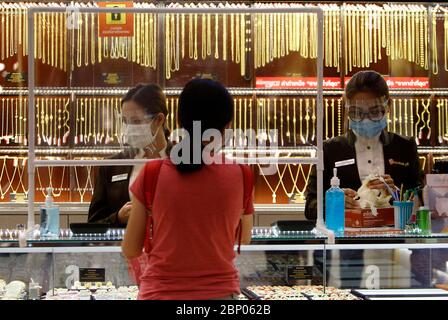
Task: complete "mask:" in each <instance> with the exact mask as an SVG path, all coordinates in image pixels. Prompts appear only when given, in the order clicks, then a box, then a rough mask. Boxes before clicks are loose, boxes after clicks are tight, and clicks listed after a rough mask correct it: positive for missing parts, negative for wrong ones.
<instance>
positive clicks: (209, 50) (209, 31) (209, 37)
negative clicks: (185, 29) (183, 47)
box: [206, 14, 212, 56]
mask: <svg viewBox="0 0 448 320" xmlns="http://www.w3.org/2000/svg"><path fill="white" fill-rule="evenodd" d="M206 20H207V56H210V55H211V54H212V27H211V15H210V14H207V15H206Z"/></svg>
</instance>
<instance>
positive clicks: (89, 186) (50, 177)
mask: <svg viewBox="0 0 448 320" xmlns="http://www.w3.org/2000/svg"><path fill="white" fill-rule="evenodd" d="M46 158H47V159H49V160H50V159H51V160H60V159H62V158H60V157H57V158H55V157H46ZM27 160H28V157H20V156H1V157H0V163H1V170H0V200H4V199H8V198H6V195H7V194H18V193H24V194H25V195H27V194H28V184H27V178H28V177H27V165H26V162H27ZM67 171H69V170H68V169H66V167H62V168H60V167H58V168H54V167H40V168H36V180H37V183H38V186H36V191H40V192H42V195H43V196H44V197H45V196H46V189H47V187H51V188H52V196H53V197H55V198H58V197H60V196H61V194H62V192H70V191H76V192H78V193H79V196H80V199H81V202H83V201H84V196H85V194H86V192H90V193H92V192H93V170H92V167H91V166H83V167H74V168H73V172H74V176H75V182H76V187H75V188H70V187H69V184H70V178H69V175H68V174H67ZM83 171H85V172H83Z"/></svg>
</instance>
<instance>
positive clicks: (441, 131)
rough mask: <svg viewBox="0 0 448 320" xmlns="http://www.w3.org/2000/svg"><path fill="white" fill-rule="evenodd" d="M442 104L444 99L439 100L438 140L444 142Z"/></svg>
mask: <svg viewBox="0 0 448 320" xmlns="http://www.w3.org/2000/svg"><path fill="white" fill-rule="evenodd" d="M442 106H443V99H438V100H437V122H438V128H437V129H438V130H437V133H438V140H439V143H443V130H442Z"/></svg>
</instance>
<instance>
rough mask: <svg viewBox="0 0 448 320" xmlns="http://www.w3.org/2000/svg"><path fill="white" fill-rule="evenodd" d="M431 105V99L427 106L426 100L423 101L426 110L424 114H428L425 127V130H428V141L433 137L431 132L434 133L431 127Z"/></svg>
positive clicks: (427, 100) (428, 100)
mask: <svg viewBox="0 0 448 320" xmlns="http://www.w3.org/2000/svg"><path fill="white" fill-rule="evenodd" d="M430 104H431V99H430V98H429V99H426V104H425V100H424V99H422V105H423V109H424V111H423V113H425V112H426V114H427V115H428V117H427V120H426V124H425V126H424V127H423V128H425V127H426V128H427V129H428V134H427V135H426V139H427V140H429V138H430V137H431V131H432V129H431V126H430V122H431V112H430V110H429V107H430ZM423 128H422V129H423Z"/></svg>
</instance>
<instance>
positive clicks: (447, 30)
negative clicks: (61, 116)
mask: <svg viewBox="0 0 448 320" xmlns="http://www.w3.org/2000/svg"><path fill="white" fill-rule="evenodd" d="M443 19H444V20H443V40H444V41H443V43H444V50H443V56H444V58H445V59H444V62H445V71H448V55H447V51H448V11H445V12H444V13H443ZM2 56H3V55H2Z"/></svg>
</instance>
